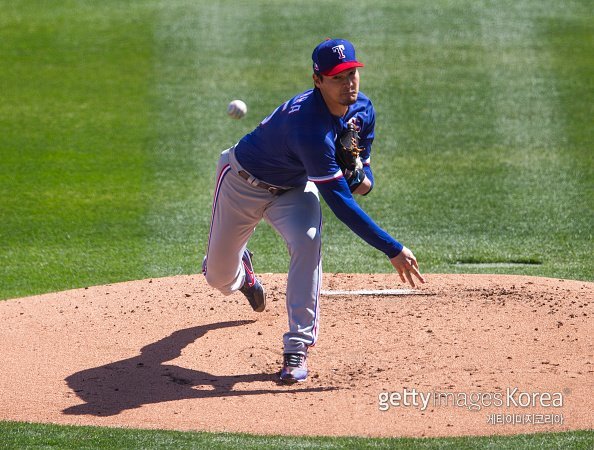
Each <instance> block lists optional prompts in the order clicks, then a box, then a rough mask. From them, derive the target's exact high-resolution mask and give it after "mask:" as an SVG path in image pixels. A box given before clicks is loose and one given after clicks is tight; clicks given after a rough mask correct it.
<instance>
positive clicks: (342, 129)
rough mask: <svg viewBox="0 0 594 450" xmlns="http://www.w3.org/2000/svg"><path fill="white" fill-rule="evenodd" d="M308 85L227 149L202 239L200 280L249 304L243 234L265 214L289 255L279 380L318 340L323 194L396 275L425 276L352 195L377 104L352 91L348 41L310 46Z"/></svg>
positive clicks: (259, 303) (299, 368)
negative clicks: (204, 249)
mask: <svg viewBox="0 0 594 450" xmlns="http://www.w3.org/2000/svg"><path fill="white" fill-rule="evenodd" d="M312 60H313V83H314V87H313V89H310V90H307V91H305V92H303V93H300V94H298V95H296V96H295V97H293V98H291V99H290V100H288V101H286V102H285V103H283V104H282V105H280V106H279V107H278V108H276V109H275V110H274V111H273V112H272V113H271V114H270V115H269V116H268V117H266V118H265V119H264V120H262V122H261V123H260V124H259V125H258V126H257V127H256V129H255V130H253V131H252V132H251V133H249V134H247V135H246V136H244V137H243V138H242V139H241V140H240V141H239V142H238V143H237V144H236V145H234V146H233V147H231V148H230V149H227V150H225V151H224V152H223V153H222V154H221V157H220V159H219V163H218V167H217V171H216V185H215V192H214V200H213V206H212V220H211V226H210V234H209V239H208V248H207V252H206V257H205V259H204V263H203V273H204V275H205V276H206V280H207V282H208V283H209V284H210V285H211V286H212V287H214V288H217V289H218V290H220V291H221V292H222V293H223V294H225V295H228V294H231V293H233V292H235V291H237V290H240V291H241V292H242V293H243V294H244V295H245V296H246V297H247V299H248V301H249V303H250V305H251V306H252V308H253V309H254V311H258V312H261V311H264V309H265V307H266V295H265V291H264V288H263V286H262V284H261V283H260V281H259V280H258V278H257V277H256V276H255V274H254V269H253V265H252V253H251V252H250V251H249V250H247V243H248V241H249V239H250V236H251V235H252V233H253V232H254V230H255V227H256V226H257V225H258V223H259V222H260V221H261V220H262V219H264V220H265V221H267V222H268V223H269V224H270V225H271V226H272V227H273V228H274V229H275V230H276V231H277V232H278V233H279V234H280V235H281V236H282V238H283V239H284V240H285V242H286V244H287V248H288V251H289V256H290V266H289V272H288V280H287V293H286V305H287V313H288V319H289V321H288V322H289V324H288V325H289V326H288V331H287V332H286V333H285V334H284V336H283V345H284V358H283V367H282V369H281V373H280V379H281V380H282V381H283V382H286V383H294V382H301V381H305V380H306V378H307V374H308V370H307V351H308V349H309V348H310V347H312V346H313V345H314V344H315V343H316V340H317V339H318V332H319V317H320V312H319V297H320V289H321V284H322V265H321V232H322V214H321V209H320V200H319V195H320V194H321V195H322V197H323V198H324V200H325V202H326V203H327V204H328V206H329V207H330V209H331V210H332V212H333V213H334V214H335V215H336V216H337V217H338V218H339V219H340V220H341V221H342V222H344V223H345V224H346V225H347V226H348V227H349V228H350V229H351V230H352V231H353V232H354V233H356V234H357V235H358V236H360V237H361V238H362V239H363V240H364V241H365V242H367V243H368V244H369V245H371V246H373V247H375V248H376V249H378V250H379V251H381V252H382V253H384V254H385V255H386V256H387V257H388V259H389V261H390V262H391V264H392V265H393V266H394V268H395V269H396V270H397V271H398V273H399V275H400V278H401V279H402V281H403V282H407V281H408V283H410V284H411V285H412V286H413V287H414V286H415V280H417V281H419V282H421V283H424V282H425V280H424V278H423V276H422V275H421V273H420V272H419V266H418V264H417V260H416V258H415V256H414V255H413V253H412V252H411V251H410V250H409V249H408V248H406V247H405V246H403V245H402V244H401V243H399V242H398V241H397V240H396V239H394V238H393V237H392V236H391V235H390V234H389V233H388V232H386V231H385V230H383V229H382V228H380V227H379V226H378V225H377V224H376V223H375V222H374V221H373V220H372V219H371V218H370V217H369V216H368V215H367V214H366V213H365V212H364V211H363V210H362V209H361V207H360V206H359V205H358V203H357V202H356V201H355V200H354V198H353V194H359V195H367V194H368V193H369V192H370V191H371V190H372V188H373V184H374V179H373V173H372V171H371V165H370V161H371V145H372V142H373V139H374V126H375V111H374V108H373V105H372V103H371V101H370V100H369V98H367V96H366V95H365V94H363V93H362V92H360V91H359V68H360V67H363V64H362V63H360V62H359V61H357V59H356V57H355V48H354V47H353V45H352V44H351V43H350V42H348V41H346V40H343V39H328V40H326V41H324V42H322V43H320V44H319V45H318V46H317V47H316V48H315V49H314V51H313V54H312Z"/></svg>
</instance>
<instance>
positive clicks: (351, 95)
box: [315, 67, 359, 114]
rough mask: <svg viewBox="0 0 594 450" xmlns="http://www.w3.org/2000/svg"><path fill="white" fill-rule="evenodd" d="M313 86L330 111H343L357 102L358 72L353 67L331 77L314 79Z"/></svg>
mask: <svg viewBox="0 0 594 450" xmlns="http://www.w3.org/2000/svg"><path fill="white" fill-rule="evenodd" d="M315 84H316V87H318V88H319V89H320V91H321V92H322V96H323V97H324V100H325V101H326V104H327V105H328V107H329V108H330V111H332V112H334V111H335V110H340V109H345V108H348V107H349V106H350V105H352V104H353V103H355V102H356V101H357V96H358V95H359V71H358V70H357V68H356V67H355V68H352V69H348V70H345V71H343V72H339V73H337V74H336V75H333V76H324V77H322V78H321V79H320V78H319V77H316V78H315ZM344 112H346V111H344ZM343 114H344V113H343Z"/></svg>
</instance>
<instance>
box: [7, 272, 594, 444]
mask: <svg viewBox="0 0 594 450" xmlns="http://www.w3.org/2000/svg"><path fill="white" fill-rule="evenodd" d="M261 278H262V280H263V283H264V285H265V286H266V288H267V291H268V307H267V309H266V311H265V312H264V313H261V314H257V313H254V312H252V310H251V309H250V307H249V305H248V304H247V301H246V300H245V299H244V297H243V296H242V295H241V294H240V293H237V294H234V295H232V296H229V297H223V296H221V295H220V294H219V293H218V292H216V291H214V290H212V289H211V288H209V287H208V286H207V285H206V283H205V281H204V279H203V277H202V276H178V277H172V278H163V279H154V280H143V281H135V282H130V283H119V284H113V285H107V286H97V287H90V288H87V289H77V290H71V291H66V292H59V293H54V294H46V295H39V296H34V297H28V298H23V299H14V300H8V301H4V302H0V322H1V323H2V326H1V327H0V355H2V370H0V390H1V395H0V420H18V421H32V422H54V423H64V424H85V425H102V426H125V427H134V428H163V429H178V430H205V431H238V432H247V433H256V434H303V435H360V436H446V435H485V434H512V433H533V432H543V431H561V430H569V429H588V428H593V427H594V414H593V412H592V411H594V397H593V396H592V392H593V391H594V328H593V325H592V324H593V320H594V302H593V300H594V283H586V282H578V281H568V280H556V279H546V278H534V277H524V276H496V275H428V276H427V279H428V283H427V284H426V285H424V286H422V287H420V288H419V289H417V290H415V291H414V292H401V291H399V290H402V289H406V286H403V285H402V284H400V283H399V282H398V277H397V275H395V274H379V275H363V274H356V275H345V274H342V275H331V274H326V275H325V279H324V290H325V292H324V294H325V295H323V296H322V298H321V324H320V339H319V342H318V345H317V346H316V347H315V348H314V349H312V350H311V351H310V357H309V365H310V377H309V379H308V381H307V382H306V383H303V384H299V385H294V386H284V385H280V384H278V382H277V376H278V375H277V374H278V371H279V368H280V364H281V361H282V346H281V343H282V335H283V333H284V332H285V331H286V328H287V316H286V310H285V303H284V300H285V295H284V293H285V286H286V275H282V274H265V275H263V276H262V277H261ZM389 290H391V291H394V292H392V293H389V294H386V293H385V292H383V291H389ZM345 291H346V292H345ZM348 291H361V292H355V293H351V292H348ZM362 291H372V293H371V294H370V293H369V292H362Z"/></svg>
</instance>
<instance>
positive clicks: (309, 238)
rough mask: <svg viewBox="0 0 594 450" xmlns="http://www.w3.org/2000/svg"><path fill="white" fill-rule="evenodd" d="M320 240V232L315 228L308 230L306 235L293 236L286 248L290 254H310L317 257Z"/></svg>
mask: <svg viewBox="0 0 594 450" xmlns="http://www.w3.org/2000/svg"><path fill="white" fill-rule="evenodd" d="M321 245H322V239H321V236H320V230H319V229H317V228H314V227H312V228H310V229H309V230H308V231H307V232H306V233H300V234H297V235H296V236H293V237H292V238H291V239H290V240H289V241H288V242H287V246H288V247H289V251H290V252H291V254H293V253H294V252H303V253H312V254H315V255H316V257H317V254H318V251H319V249H320V246H321Z"/></svg>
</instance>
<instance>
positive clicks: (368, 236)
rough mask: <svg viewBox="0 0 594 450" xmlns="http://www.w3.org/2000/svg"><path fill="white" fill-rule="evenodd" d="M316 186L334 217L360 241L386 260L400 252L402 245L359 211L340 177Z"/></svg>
mask: <svg viewBox="0 0 594 450" xmlns="http://www.w3.org/2000/svg"><path fill="white" fill-rule="evenodd" d="M316 186H317V187H318V190H319V191H320V193H321V194H322V197H323V198H324V200H325V201H326V203H327V204H328V206H329V207H330V209H331V210H332V212H333V213H334V214H335V215H336V217H338V218H339V219H340V220H341V221H342V222H343V223H344V224H345V225H346V226H348V227H349V228H350V229H351V230H352V231H353V232H354V233H355V234H357V235H358V236H359V237H360V238H361V239H363V240H364V241H365V242H367V243H368V244H369V245H371V246H372V247H375V248H376V249H378V250H379V251H381V252H383V253H384V254H385V255H386V256H388V258H393V257H395V256H397V255H398V254H399V253H400V252H401V251H402V248H403V245H402V244H401V243H400V242H398V241H397V240H395V239H394V238H393V237H392V236H390V234H389V233H387V232H386V231H385V230H383V229H382V228H380V227H379V226H378V225H377V224H376V223H375V222H374V221H373V220H372V219H371V217H369V216H368V215H367V214H366V213H365V211H363V210H362V209H361V207H360V206H359V204H358V203H357V202H356V201H355V199H354V198H353V196H352V194H351V192H350V190H349V187H348V185H347V183H346V181H345V180H344V178H343V177H342V176H341V177H339V178H337V179H334V180H330V181H326V182H323V183H320V182H318V183H316Z"/></svg>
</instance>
